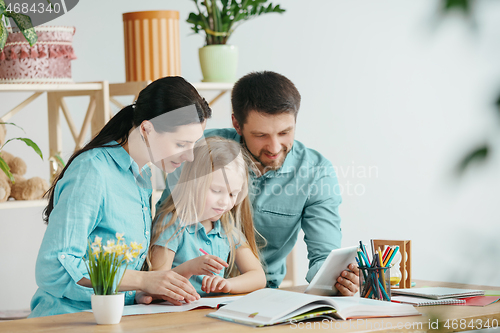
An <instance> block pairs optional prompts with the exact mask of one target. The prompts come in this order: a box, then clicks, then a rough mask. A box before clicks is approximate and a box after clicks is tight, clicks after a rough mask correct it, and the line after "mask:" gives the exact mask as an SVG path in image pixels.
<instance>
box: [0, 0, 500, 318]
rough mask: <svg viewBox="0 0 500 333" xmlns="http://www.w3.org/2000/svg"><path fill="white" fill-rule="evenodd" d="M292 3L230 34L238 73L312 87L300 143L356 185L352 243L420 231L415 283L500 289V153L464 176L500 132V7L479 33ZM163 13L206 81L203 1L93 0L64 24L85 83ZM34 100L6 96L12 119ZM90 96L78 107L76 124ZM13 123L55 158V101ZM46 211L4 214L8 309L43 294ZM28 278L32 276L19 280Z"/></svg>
mask: <svg viewBox="0 0 500 333" xmlns="http://www.w3.org/2000/svg"><path fill="white" fill-rule="evenodd" d="M275 2H277V1H275ZM281 3H282V7H283V8H285V9H287V12H286V13H285V14H284V15H277V14H272V15H267V16H263V17H260V18H257V19H255V20H252V21H249V22H246V23H245V24H243V25H242V26H241V27H239V28H238V29H237V30H236V32H235V34H234V35H233V36H232V37H231V40H230V41H231V43H232V44H235V45H237V46H238V47H239V50H240V65H239V70H238V75H239V76H242V75H244V74H246V73H248V72H250V71H254V70H273V71H277V72H279V73H282V74H284V75H286V76H287V77H289V78H290V79H291V80H292V81H293V82H294V83H295V84H296V85H297V87H298V88H299V90H300V92H301V94H302V107H301V111H300V113H299V118H298V127H297V139H298V140H301V141H303V142H304V143H306V144H307V145H308V146H310V147H313V148H315V149H316V150H318V151H320V152H321V153H323V154H324V155H325V156H326V157H327V158H329V159H330V160H331V161H332V162H333V164H334V165H335V166H336V167H337V169H338V173H339V179H340V183H341V185H342V186H343V187H344V194H343V200H344V202H343V204H342V205H341V210H340V212H341V215H342V219H343V222H342V228H343V245H344V246H348V245H352V244H356V243H357V242H358V241H359V240H363V241H364V242H368V241H369V239H370V238H388V239H411V240H412V243H413V248H412V250H413V266H412V267H413V275H414V278H420V279H431V280H441V281H456V282H469V283H478V284H489V285H496V286H500V274H499V270H498V269H497V268H496V263H497V262H498V261H499V259H500V245H498V241H496V239H495V238H497V237H498V235H499V234H500V226H499V225H498V223H496V222H497V221H498V216H499V215H500V214H499V213H498V211H497V210H496V199H497V198H498V197H499V194H500V190H499V188H500V187H499V186H498V185H499V181H500V177H499V175H498V172H497V169H498V165H500V160H499V158H498V154H497V153H496V152H494V153H493V155H492V156H491V159H490V161H489V164H487V165H486V166H484V167H477V168H475V169H474V170H471V171H470V172H468V173H467V174H466V175H465V177H463V178H462V179H455V178H453V176H452V169H453V168H454V166H455V165H456V164H457V163H458V161H459V160H460V158H461V157H462V156H463V154H464V153H465V152H466V151H467V150H468V149H470V148H471V147H473V146H474V144H475V143H477V142H480V141H481V140H482V139H484V138H490V139H492V140H495V139H498V135H497V132H498V131H497V128H498V127H497V126H498V119H496V116H495V112H497V111H496V110H495V108H494V107H493V101H494V100H495V99H496V98H497V97H498V94H499V93H500V61H498V59H499V57H500V43H499V42H498V41H499V40H500V4H499V3H498V2H494V1H491V0H490V1H488V0H483V1H478V2H477V5H478V6H477V8H476V12H475V18H476V22H475V23H476V25H475V26H473V27H472V28H471V27H470V25H468V23H467V22H466V21H464V20H463V19H462V17H461V16H460V15H458V14H457V15H452V16H450V17H447V18H445V19H443V20H441V19H440V18H439V16H438V15H437V8H438V5H439V1H437V0H421V1H412V2H410V1H400V0H379V1H376V2H374V1H369V0H358V1H331V0H315V1H313V2H311V1H307V2H306V1H299V0H287V1H281ZM308 5H309V6H308ZM153 9H175V10H179V11H180V13H181V18H183V19H182V20H181V23H180V27H181V48H182V55H181V56H182V73H183V76H184V77H185V78H186V79H188V80H189V81H192V82H196V81H199V80H200V79H201V71H200V69H199V64H198V59H197V49H198V48H199V47H200V46H202V45H203V39H202V37H200V36H190V34H191V32H190V29H189V26H188V24H187V23H185V22H184V18H187V16H188V13H189V12H190V11H193V10H194V5H193V3H192V2H191V1H172V0H170V1H167V0H161V1H160V0H150V1H146V2H141V3H139V2H137V1H131V0H122V1H113V2H111V1H96V0H87V1H81V2H80V3H79V4H78V6H77V7H76V8H75V9H73V10H72V11H71V12H70V13H68V14H66V15H64V16H63V17H61V18H59V19H57V20H56V21H53V22H51V24H57V25H74V26H76V28H77V31H76V35H75V41H74V47H75V51H76V54H77V56H78V60H76V61H74V62H73V78H74V80H75V81H78V82H83V81H98V80H108V81H110V82H121V81H123V80H124V79H125V71H124V55H123V32H122V21H121V20H122V18H121V13H123V12H127V11H136V10H153ZM24 95H27V94H5V93H3V94H1V98H2V102H1V104H0V114H3V113H4V112H5V111H7V110H10V109H11V108H12V107H14V106H15V105H17V104H18V103H19V102H20V100H21V96H24ZM84 100H85V99H84V98H82V99H80V100H78V99H76V100H73V101H71V103H70V108H72V109H74V110H75V111H74V112H75V114H74V117H75V120H77V121H79V119H81V118H83V113H84V111H85V108H86V105H84V103H83V101H84ZM228 105H229V99H228V98H227V97H226V98H224V99H223V100H221V101H220V102H219V103H218V104H217V105H216V107H215V108H214V109H215V112H216V115H215V117H214V118H215V120H213V121H212V122H211V124H210V126H227V125H229V107H228ZM12 121H14V122H16V123H18V124H19V125H21V126H23V127H24V129H25V130H26V132H27V135H28V136H29V137H31V138H33V139H34V140H35V141H36V142H37V143H38V144H39V145H40V146H41V147H43V152H44V154H46V155H47V154H48V148H47V146H48V140H47V132H46V130H45V129H46V127H47V120H46V100H45V97H41V98H40V99H39V100H37V101H35V102H34V103H33V104H32V105H30V106H29V107H28V108H27V109H26V110H25V111H23V112H21V113H19V114H18V115H16V116H15V117H14V118H12ZM10 133H16V134H19V133H18V132H15V131H14V130H11V132H10ZM318 134H319V135H318ZM64 135H65V138H66V139H65V143H64V153H63V155H64V157H68V156H69V155H70V153H71V150H72V139H71V135H70V133H69V130H67V129H64ZM7 150H8V151H10V152H14V153H16V154H17V155H20V156H22V157H23V158H25V159H26V160H27V161H28V163H29V171H28V173H29V176H34V175H38V176H43V177H46V176H47V175H48V166H47V163H43V162H41V161H39V160H37V158H36V156H34V154H33V153H31V152H30V151H29V150H28V149H27V148H24V147H23V146H22V145H16V144H12V145H9V147H8V149H7ZM40 211H41V209H40V208H31V209H29V210H26V211H25V212H21V211H18V210H0V228H1V234H2V238H1V240H3V239H4V238H7V237H6V236H5V235H11V236H10V237H14V236H12V235H15V237H16V239H17V240H18V242H17V243H15V244H12V243H9V242H7V244H4V243H1V244H0V253H1V254H0V267H1V274H0V288H1V289H0V310H1V309H7V308H27V307H28V304H29V300H30V298H31V295H32V294H33V292H34V290H35V285H34V278H33V271H34V269H33V265H34V261H35V258H36V248H38V246H39V243H40V241H41V237H42V236H43V235H42V233H43V228H44V227H43V225H42V222H41V218H39V216H40V214H39V213H40ZM23 244H29V245H23ZM7 247H8V249H7ZM12 249H16V250H17V251H16V252H14V251H13V250H12ZM299 250H300V253H299V257H300V262H299V267H298V268H297V272H298V273H299V274H300V275H301V276H304V275H305V272H306V270H307V260H306V253H305V246H304V244H303V243H300V244H299ZM14 253H16V254H14ZM14 256H15V257H16V258H19V259H20V260H18V261H17V262H13V261H12V259H11V257H14ZM18 276H19V277H20V278H21V277H22V279H23V280H22V281H27V282H25V283H23V285H19V282H18V281H20V280H19V279H17V277H18ZM30 283H31V284H30ZM12 284H14V285H12Z"/></svg>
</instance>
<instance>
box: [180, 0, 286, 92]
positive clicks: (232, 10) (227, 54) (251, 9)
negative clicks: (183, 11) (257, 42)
mask: <svg viewBox="0 0 500 333" xmlns="http://www.w3.org/2000/svg"><path fill="white" fill-rule="evenodd" d="M193 1H194V3H195V5H196V9H197V10H198V13H190V14H189V17H188V19H187V22H188V23H191V24H192V27H191V29H193V31H194V32H195V33H201V32H202V31H204V32H205V34H206V38H205V41H206V45H205V46H204V47H202V48H200V49H199V56H200V65H201V71H202V73H203V81H205V82H234V81H235V79H236V69H237V65H238V48H237V47H236V46H234V45H229V44H227V41H228V39H229V37H231V35H232V33H233V32H234V30H235V29H236V28H237V27H238V26H239V25H240V24H242V23H243V22H245V21H246V20H248V19H250V18H253V17H257V16H259V15H262V14H267V13H283V12H284V11H285V10H284V9H281V8H280V5H276V6H273V4H272V3H269V5H267V6H266V2H267V0H239V1H238V0H202V1H201V5H203V6H204V10H202V9H201V8H200V4H198V0H193Z"/></svg>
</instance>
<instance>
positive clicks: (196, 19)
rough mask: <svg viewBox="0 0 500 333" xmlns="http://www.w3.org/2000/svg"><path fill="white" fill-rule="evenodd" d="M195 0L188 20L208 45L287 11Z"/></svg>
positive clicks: (252, 3)
mask: <svg viewBox="0 0 500 333" xmlns="http://www.w3.org/2000/svg"><path fill="white" fill-rule="evenodd" d="M0 1H1V0H0ZM193 1H194V3H195V5H196V9H197V10H198V13H190V14H189V17H188V19H187V22H188V23H191V24H192V25H193V26H192V27H191V29H193V31H194V32H195V33H200V32H201V31H204V32H205V34H206V43H207V45H216V44H226V43H227V40H228V39H229V37H230V36H231V34H232V33H233V32H234V30H235V29H236V28H237V27H238V26H239V25H240V24H241V23H243V22H245V21H246V20H248V19H250V18H254V17H257V16H259V15H262V14H267V13H283V12H284V11H285V10H284V9H281V8H280V5H276V6H273V4H272V3H270V4H269V5H268V6H267V7H266V6H265V5H264V4H265V3H266V2H267V0H240V1H238V0H220V1H217V0H201V1H200V2H201V5H203V6H204V7H205V10H204V11H202V9H201V8H200V4H199V3H198V0H193Z"/></svg>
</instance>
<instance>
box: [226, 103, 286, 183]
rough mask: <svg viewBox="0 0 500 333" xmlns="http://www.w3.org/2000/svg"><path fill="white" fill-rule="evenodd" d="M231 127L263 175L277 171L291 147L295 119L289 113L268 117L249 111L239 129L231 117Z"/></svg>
mask: <svg viewBox="0 0 500 333" xmlns="http://www.w3.org/2000/svg"><path fill="white" fill-rule="evenodd" d="M233 125H234V128H235V129H236V131H237V132H238V134H239V135H241V136H242V137H243V140H244V143H245V145H246V147H247V149H248V151H249V152H250V154H251V155H252V157H253V158H254V159H255V160H256V161H257V162H260V163H261V164H262V165H261V167H260V168H259V169H261V171H263V173H265V172H267V171H268V170H276V169H279V168H280V167H281V166H282V165H283V162H284V161H285V157H286V155H287V154H288V153H289V152H290V150H291V149H292V146H293V140H294V137H295V117H294V116H293V115H292V114H289V113H281V114H278V115H268V114H265V113H261V112H257V111H250V112H249V114H248V117H247V120H246V123H245V125H244V126H243V128H241V127H240V126H239V125H238V123H237V121H236V119H235V118H234V117H233Z"/></svg>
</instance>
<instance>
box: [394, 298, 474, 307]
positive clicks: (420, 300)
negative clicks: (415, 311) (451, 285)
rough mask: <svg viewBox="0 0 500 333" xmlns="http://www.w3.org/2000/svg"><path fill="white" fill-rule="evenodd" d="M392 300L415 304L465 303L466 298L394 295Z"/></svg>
mask: <svg viewBox="0 0 500 333" xmlns="http://www.w3.org/2000/svg"><path fill="white" fill-rule="evenodd" d="M391 301H392V302H395V303H403V304H411V305H413V306H428V305H449V304H465V300H463V299H458V298H445V299H428V298H422V297H410V296H392V297H391Z"/></svg>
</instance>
